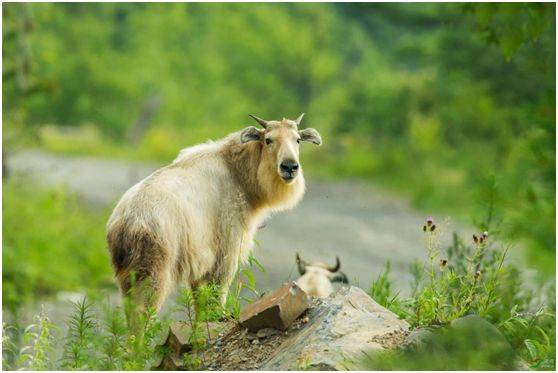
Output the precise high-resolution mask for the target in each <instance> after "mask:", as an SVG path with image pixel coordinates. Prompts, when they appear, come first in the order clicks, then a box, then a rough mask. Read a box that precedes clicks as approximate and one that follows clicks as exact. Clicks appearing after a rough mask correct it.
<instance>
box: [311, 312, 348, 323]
mask: <svg viewBox="0 0 558 373" xmlns="http://www.w3.org/2000/svg"><path fill="white" fill-rule="evenodd" d="M346 314H347V313H346V312H345V315H346ZM308 321H310V318H309V317H308V316H305V317H304V318H303V319H302V322H303V323H305V324H306V323H307V322H308Z"/></svg>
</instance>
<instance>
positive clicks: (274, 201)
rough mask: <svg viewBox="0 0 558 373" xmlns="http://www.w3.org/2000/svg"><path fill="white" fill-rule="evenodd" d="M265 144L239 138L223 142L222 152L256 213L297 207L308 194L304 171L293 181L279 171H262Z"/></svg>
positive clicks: (249, 204)
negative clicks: (285, 179) (243, 141)
mask: <svg viewBox="0 0 558 373" xmlns="http://www.w3.org/2000/svg"><path fill="white" fill-rule="evenodd" d="M262 150H263V145H262V144H261V143H260V142H258V141H252V142H249V143H245V144H241V143H240V142H239V141H238V140H235V139H231V141H228V142H226V143H225V144H223V148H222V149H221V155H222V156H223V159H224V160H225V163H226V164H227V166H228V167H229V170H230V171H231V173H232V175H233V177H234V179H235V181H236V182H237V184H238V185H239V186H240V188H241V190H242V191H243V193H244V197H245V198H246V202H247V204H248V206H250V209H251V210H252V212H254V213H259V212H267V211H282V210H287V209H289V208H292V207H294V206H295V205H296V204H297V203H298V202H299V201H300V200H301V199H302V196H303V195H304V190H305V183H304V176H303V174H302V170H301V171H300V174H299V175H298V176H297V178H296V180H295V181H294V182H292V183H291V184H286V183H284V182H283V181H282V180H281V179H280V177H279V175H278V174H277V173H266V172H263V171H262V170H260V167H259V166H260V161H261V157H262Z"/></svg>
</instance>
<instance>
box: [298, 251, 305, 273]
mask: <svg viewBox="0 0 558 373" xmlns="http://www.w3.org/2000/svg"><path fill="white" fill-rule="evenodd" d="M296 265H297V267H298V273H300V275H301V276H302V275H303V274H305V273H306V263H305V262H304V261H303V260H301V259H300V256H299V255H298V253H296Z"/></svg>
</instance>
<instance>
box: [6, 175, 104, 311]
mask: <svg viewBox="0 0 558 373" xmlns="http://www.w3.org/2000/svg"><path fill="white" fill-rule="evenodd" d="M2 217H3V223H4V224H3V250H2V279H3V289H2V300H3V305H4V307H5V308H7V309H9V310H10V311H12V312H15V311H17V309H18V308H19V307H20V306H22V305H23V304H25V303H28V302H30V301H32V300H36V299H41V298H43V297H47V296H50V295H53V294H55V293H57V292H59V291H62V290H63V291H85V290H89V289H95V290H100V289H102V288H114V281H113V279H112V270H111V268H110V260H109V256H108V251H107V248H106V243H105V238H104V229H105V223H106V220H107V218H108V214H107V213H105V212H93V211H90V210H89V209H87V208H86V207H84V206H83V204H80V203H79V201H77V199H76V197H74V196H73V195H71V194H69V193H67V192H66V191H65V190H64V189H62V188H58V189H44V190H43V189H40V188H38V187H37V185H36V182H34V181H33V180H29V179H20V180H18V179H15V178H13V179H10V180H9V181H8V182H4V184H3V211H2Z"/></svg>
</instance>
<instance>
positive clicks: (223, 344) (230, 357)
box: [203, 311, 308, 370]
mask: <svg viewBox="0 0 558 373" xmlns="http://www.w3.org/2000/svg"><path fill="white" fill-rule="evenodd" d="M306 312H308V311H306ZM306 312H305V313H304V314H302V316H301V317H299V318H298V319H297V320H296V321H295V322H293V324H292V325H291V326H290V327H289V328H288V329H287V330H286V331H279V330H276V329H271V328H266V329H261V330H259V331H258V332H257V333H251V332H249V331H248V329H246V328H244V327H242V326H241V325H235V326H234V327H233V329H232V330H230V332H229V333H227V334H226V335H224V336H222V337H220V338H218V339H217V340H215V341H214V342H212V343H211V346H210V347H209V348H208V349H206V350H205V351H204V352H203V360H205V362H206V364H207V366H206V369H208V370H255V369H258V368H259V367H260V366H261V365H262V363H264V362H265V361H266V360H267V359H268V358H269V357H270V356H271V355H272V353H273V352H275V350H276V349H277V348H278V347H279V346H280V345H281V344H282V343H283V341H285V340H286V339H287V338H289V337H290V336H291V335H293V334H295V333H297V332H298V331H299V330H300V329H302V328H303V327H304V325H305V324H306V323H308V317H307V316H306Z"/></svg>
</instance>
